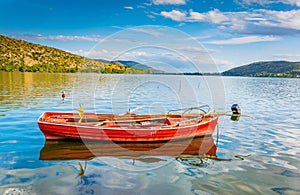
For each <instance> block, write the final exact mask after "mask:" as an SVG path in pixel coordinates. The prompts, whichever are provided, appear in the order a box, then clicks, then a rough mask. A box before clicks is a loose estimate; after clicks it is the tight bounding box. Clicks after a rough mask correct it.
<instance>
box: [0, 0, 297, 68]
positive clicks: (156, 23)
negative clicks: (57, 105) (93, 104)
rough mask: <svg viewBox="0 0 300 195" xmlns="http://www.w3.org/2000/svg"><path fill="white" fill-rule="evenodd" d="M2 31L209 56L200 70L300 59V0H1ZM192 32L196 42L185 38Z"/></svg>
mask: <svg viewBox="0 0 300 195" xmlns="http://www.w3.org/2000/svg"><path fill="white" fill-rule="evenodd" d="M145 25H146V26H145ZM160 26H162V27H165V28H164V29H163V30H161V29H162V28H159V27H160ZM131 28H133V29H134V30H131V31H130V30H128V29H131ZM155 31H156V32H155ZM129 32H135V33H137V34H131V35H129V34H130V33H129ZM150 32H151V33H152V34H151V33H150ZM143 33H144V34H143ZM145 33H147V34H148V35H149V34H151V35H152V37H149V36H148V35H145ZM0 34H3V35H7V36H10V37H14V38H18V39H24V40H27V41H30V42H34V43H39V44H42V45H47V46H51V47H55V48H59V49H62V50H66V51H70V52H72V53H76V54H79V55H84V56H87V57H91V58H102V59H108V60H111V59H115V58H117V57H119V58H121V59H128V60H136V61H140V62H143V63H156V64H160V65H157V66H161V65H162V64H170V63H172V64H174V66H176V67H177V68H180V67H182V68H183V69H185V70H188V69H189V68H187V67H188V65H186V64H185V63H186V62H187V61H192V62H193V63H196V64H197V63H204V61H205V60H208V56H210V57H211V59H212V61H213V62H214V63H215V64H216V69H210V68H207V69H206V68H203V69H205V70H203V71H208V72H209V71H224V70H227V69H230V68H232V67H235V66H240V65H244V64H248V63H251V62H255V61H266V60H289V61H300V48H299V43H300V0H277V1H275V0H232V1H217V0H197V1H196V0H144V1H143V0H131V1H130V0H128V1H124V0H119V1H116V0H112V1H102V0H90V1H82V0H79V1H71V0H60V1H58V0H45V1H41V0H38V1H37V0H31V1H23V0H8V1H7V0H1V1H0ZM169 35H170V36H169ZM120 37H121V39H122V41H120V40H121V39H120ZM137 37H138V38H137ZM155 37H156V38H155ZM187 37H189V38H191V39H190V40H192V41H182V40H186V38H187ZM126 39H127V42H126V41H125V40H126ZM135 39H137V40H135ZM143 39H144V40H143ZM103 40H106V42H109V41H114V43H116V42H117V41H116V40H118V44H114V43H112V42H110V43H109V44H107V43H105V44H103V43H104V42H105V41H103ZM146 40H147V41H146ZM150 40H151V41H150ZM137 42H138V43H137ZM141 42H143V44H144V46H143V44H141ZM194 42H197V43H194ZM133 43H135V44H133ZM162 43H163V44H162ZM122 44H124V45H123V46H122ZM99 45H101V46H99ZM145 45H146V46H147V47H145ZM149 45H151V46H149ZM191 45H193V47H191ZM141 46H143V47H141ZM120 48H122V49H123V50H122V52H123V54H124V55H120V52H121V49H120ZM132 48H135V49H132ZM155 48H156V50H157V51H156V52H154V50H155ZM157 48H158V49H157ZM124 49H126V52H124ZM204 50H205V51H207V53H208V55H207V56H206V57H203V56H202V53H203V51H204ZM171 51H172V52H171ZM196 51H199V53H198V54H197V53H196ZM125 53H126V55H125ZM200 58H201V59H202V60H200ZM187 59H188V60H187ZM157 62H158V63H157ZM185 66H186V67H185Z"/></svg>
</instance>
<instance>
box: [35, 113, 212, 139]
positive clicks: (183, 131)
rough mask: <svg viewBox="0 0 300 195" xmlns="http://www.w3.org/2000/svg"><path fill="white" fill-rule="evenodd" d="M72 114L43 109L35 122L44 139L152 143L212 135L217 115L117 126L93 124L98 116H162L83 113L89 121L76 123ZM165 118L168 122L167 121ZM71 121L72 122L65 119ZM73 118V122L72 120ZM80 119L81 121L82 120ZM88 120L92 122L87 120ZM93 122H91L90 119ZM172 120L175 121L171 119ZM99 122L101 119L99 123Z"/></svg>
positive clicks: (140, 118)
mask: <svg viewBox="0 0 300 195" xmlns="http://www.w3.org/2000/svg"><path fill="white" fill-rule="evenodd" d="M76 117H78V115H77V114H74V113H53V112H45V113H44V114H43V115H42V116H41V117H40V118H39V120H38V125H39V127H40V129H41V131H42V132H43V133H44V135H45V138H46V140H60V139H89V140H110V141H116V142H153V141H168V140H174V139H184V138H190V137H200V136H205V135H212V134H213V132H214V129H215V127H216V125H217V121H218V117H217V116H209V117H205V118H203V119H202V121H201V122H199V123H196V124H195V123H188V124H183V123H182V124H180V125H179V126H177V125H174V124H175V123H176V120H177V121H179V122H180V121H183V118H180V117H179V116H177V115H176V116H175V115H171V116H167V117H166V116H165V119H164V120H165V121H166V124H164V125H161V124H150V125H147V124H144V125H141V124H136V125H128V124H127V125H120V124H117V123H115V122H113V121H109V122H105V124H104V125H103V126H96V125H95V122H96V123H97V122H99V118H105V117H106V118H110V119H115V118H117V119H118V120H122V122H127V121H128V123H130V122H132V121H139V120H146V119H149V121H151V120H153V118H154V119H155V118H158V117H161V118H162V115H140V116H139V115H134V117H130V116H128V117H126V116H125V117H122V118H120V117H119V116H116V115H110V114H97V115H96V114H86V117H88V120H89V122H86V123H80V124H79V123H76V121H75V120H74V118H76ZM168 117H169V118H170V121H171V122H170V121H168ZM70 120H73V122H69V121H70ZM74 121H75V122H74ZM83 121H84V120H83ZM91 121H92V122H91ZM93 121H94V122H93ZM174 121H175V122H174ZM100 123H101V122H100ZM172 123H173V124H172Z"/></svg>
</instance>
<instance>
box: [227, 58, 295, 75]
mask: <svg viewBox="0 0 300 195" xmlns="http://www.w3.org/2000/svg"><path fill="white" fill-rule="evenodd" d="M222 75H225V76H254V77H300V62H288V61H266V62H255V63H252V64H249V65H244V66H240V67H237V68H233V69H230V70H228V71H225V72H223V73H222Z"/></svg>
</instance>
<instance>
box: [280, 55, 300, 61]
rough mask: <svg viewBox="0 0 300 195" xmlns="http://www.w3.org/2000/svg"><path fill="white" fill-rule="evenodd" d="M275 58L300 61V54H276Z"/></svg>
mask: <svg viewBox="0 0 300 195" xmlns="http://www.w3.org/2000/svg"><path fill="white" fill-rule="evenodd" d="M274 57H275V58H278V59H280V60H288V61H297V62H299V61H300V54H275V55H274Z"/></svg>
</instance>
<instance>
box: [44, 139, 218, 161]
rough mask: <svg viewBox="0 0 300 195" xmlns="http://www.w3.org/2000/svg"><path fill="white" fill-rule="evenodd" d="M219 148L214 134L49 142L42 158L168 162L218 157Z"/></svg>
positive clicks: (46, 143)
mask: <svg viewBox="0 0 300 195" xmlns="http://www.w3.org/2000/svg"><path fill="white" fill-rule="evenodd" d="M216 151H217V147H216V145H215V143H214V140H213V138H212V137H211V136H205V137H197V138H193V139H184V140H176V141H169V142H150V143H149V142H148V143H145V142H144V143H143V142H132V143H130V142H116V143H115V142H109V141H90V140H85V141H46V142H45V145H44V147H43V148H42V149H41V151H40V160H91V159H93V158H95V157H114V158H119V159H133V160H139V161H142V162H145V163H151V162H157V161H160V160H162V161H164V160H163V159H161V158H159V157H163V156H169V157H174V158H176V159H177V160H180V161H182V160H183V159H189V158H212V159H215V158H216Z"/></svg>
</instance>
